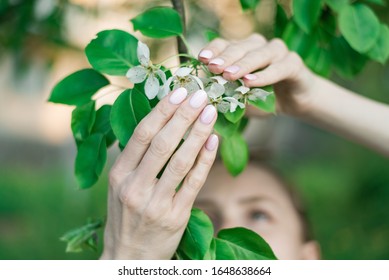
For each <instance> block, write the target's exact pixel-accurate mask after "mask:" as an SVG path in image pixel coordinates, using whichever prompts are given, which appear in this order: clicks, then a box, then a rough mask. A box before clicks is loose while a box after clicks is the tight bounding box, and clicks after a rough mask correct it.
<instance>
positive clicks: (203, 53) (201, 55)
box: [199, 50, 213, 59]
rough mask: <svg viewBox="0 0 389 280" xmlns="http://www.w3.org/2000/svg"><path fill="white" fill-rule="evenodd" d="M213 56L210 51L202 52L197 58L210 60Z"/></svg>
mask: <svg viewBox="0 0 389 280" xmlns="http://www.w3.org/2000/svg"><path fill="white" fill-rule="evenodd" d="M212 56H213V52H212V51H210V50H203V51H201V52H200V53H199V57H201V58H206V59H210V58H211V57H212Z"/></svg>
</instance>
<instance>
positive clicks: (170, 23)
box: [131, 7, 183, 38]
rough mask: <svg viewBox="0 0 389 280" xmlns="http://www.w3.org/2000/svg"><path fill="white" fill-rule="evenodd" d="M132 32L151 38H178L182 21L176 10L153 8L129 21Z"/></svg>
mask: <svg viewBox="0 0 389 280" xmlns="http://www.w3.org/2000/svg"><path fill="white" fill-rule="evenodd" d="M131 22H132V24H133V25H134V30H135V31H137V30H139V31H140V32H141V33H142V34H143V35H145V36H148V37H152V38H166V37H170V36H180V35H182V33H183V26H182V20H181V17H180V15H179V14H178V13H177V11H176V10H174V9H172V8H168V7H155V8H151V9H148V10H146V11H145V12H143V13H141V14H139V15H138V16H136V17H135V18H133V19H132V20H131Z"/></svg>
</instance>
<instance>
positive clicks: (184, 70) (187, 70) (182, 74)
mask: <svg viewBox="0 0 389 280" xmlns="http://www.w3.org/2000/svg"><path fill="white" fill-rule="evenodd" d="M192 71H193V68H190V67H181V68H178V69H177V71H176V72H175V73H174V75H175V76H179V77H185V76H188V75H189V74H190V73H191V72H192Z"/></svg>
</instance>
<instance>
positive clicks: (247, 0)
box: [240, 0, 260, 11]
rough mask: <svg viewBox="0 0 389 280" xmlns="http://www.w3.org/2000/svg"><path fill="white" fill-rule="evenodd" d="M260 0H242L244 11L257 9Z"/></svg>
mask: <svg viewBox="0 0 389 280" xmlns="http://www.w3.org/2000/svg"><path fill="white" fill-rule="evenodd" d="M259 1H260V0H240V5H241V6H242V9H243V11H247V10H255V8H256V7H257V5H258V4H259Z"/></svg>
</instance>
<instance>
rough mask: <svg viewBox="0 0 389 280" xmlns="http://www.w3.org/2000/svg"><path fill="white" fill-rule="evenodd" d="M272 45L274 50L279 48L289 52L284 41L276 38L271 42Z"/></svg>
mask: <svg viewBox="0 0 389 280" xmlns="http://www.w3.org/2000/svg"><path fill="white" fill-rule="evenodd" d="M270 44H271V45H272V46H273V48H277V49H279V50H285V51H286V50H287V47H286V45H285V43H284V41H282V40H281V39H279V38H274V39H272V40H271V41H270Z"/></svg>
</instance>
